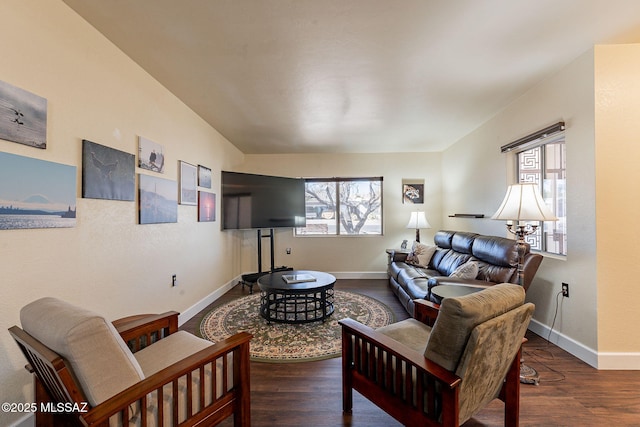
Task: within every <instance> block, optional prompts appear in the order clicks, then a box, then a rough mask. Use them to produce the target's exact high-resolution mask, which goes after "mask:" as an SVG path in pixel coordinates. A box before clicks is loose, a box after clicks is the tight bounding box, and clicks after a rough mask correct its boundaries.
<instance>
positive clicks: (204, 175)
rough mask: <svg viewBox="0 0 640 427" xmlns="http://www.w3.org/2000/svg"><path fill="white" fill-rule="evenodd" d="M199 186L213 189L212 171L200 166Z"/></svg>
mask: <svg viewBox="0 0 640 427" xmlns="http://www.w3.org/2000/svg"><path fill="white" fill-rule="evenodd" d="M198 185H199V186H200V187H204V188H211V169H209V168H207V167H205V166H202V165H198Z"/></svg>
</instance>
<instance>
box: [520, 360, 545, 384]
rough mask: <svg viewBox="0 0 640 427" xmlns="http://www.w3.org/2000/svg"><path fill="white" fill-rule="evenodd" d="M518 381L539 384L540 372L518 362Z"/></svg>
mask: <svg viewBox="0 0 640 427" xmlns="http://www.w3.org/2000/svg"><path fill="white" fill-rule="evenodd" d="M520 382H521V383H522V384H535V385H540V374H538V371H536V370H535V369H533V368H532V367H531V366H529V365H525V364H524V363H521V364H520Z"/></svg>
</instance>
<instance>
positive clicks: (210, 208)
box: [198, 191, 216, 222]
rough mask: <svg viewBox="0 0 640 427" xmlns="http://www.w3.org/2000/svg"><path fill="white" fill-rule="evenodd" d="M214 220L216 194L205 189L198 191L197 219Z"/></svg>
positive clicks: (202, 220) (200, 220)
mask: <svg viewBox="0 0 640 427" xmlns="http://www.w3.org/2000/svg"><path fill="white" fill-rule="evenodd" d="M215 220H216V195H215V194H214V193H209V192H206V191H198V221H199V222H211V221H215Z"/></svg>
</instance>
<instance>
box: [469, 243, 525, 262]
mask: <svg viewBox="0 0 640 427" xmlns="http://www.w3.org/2000/svg"><path fill="white" fill-rule="evenodd" d="M528 252H529V245H527V250H526V252H525V253H528ZM472 253H473V256H475V257H476V258H478V259H479V260H481V261H484V262H486V263H489V264H493V265H498V266H501V267H517V266H518V247H517V243H516V241H515V240H511V239H505V238H504V237H497V236H478V237H476V238H475V239H474V241H473V247H472Z"/></svg>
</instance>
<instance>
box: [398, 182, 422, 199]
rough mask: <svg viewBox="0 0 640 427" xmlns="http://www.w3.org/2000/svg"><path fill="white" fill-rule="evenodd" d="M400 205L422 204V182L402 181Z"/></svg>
mask: <svg viewBox="0 0 640 427" xmlns="http://www.w3.org/2000/svg"><path fill="white" fill-rule="evenodd" d="M402 203H408V204H413V205H418V204H423V203H424V180H404V179H403V180H402Z"/></svg>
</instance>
